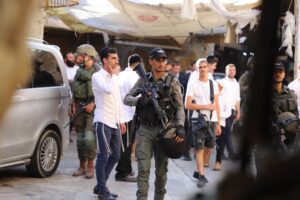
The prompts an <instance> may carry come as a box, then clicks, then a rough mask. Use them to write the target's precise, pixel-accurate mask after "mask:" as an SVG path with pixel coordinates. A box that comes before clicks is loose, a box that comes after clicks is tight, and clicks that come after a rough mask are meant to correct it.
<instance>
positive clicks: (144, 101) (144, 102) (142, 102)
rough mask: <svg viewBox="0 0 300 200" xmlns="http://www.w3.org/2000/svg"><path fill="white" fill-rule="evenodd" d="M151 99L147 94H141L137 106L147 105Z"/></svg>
mask: <svg viewBox="0 0 300 200" xmlns="http://www.w3.org/2000/svg"><path fill="white" fill-rule="evenodd" d="M151 102H152V101H151V99H150V98H149V97H148V96H146V95H142V96H141V97H140V98H139V99H138V101H137V104H136V105H137V107H145V106H148V105H150V104H151Z"/></svg>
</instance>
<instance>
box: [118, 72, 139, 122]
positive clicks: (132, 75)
mask: <svg viewBox="0 0 300 200" xmlns="http://www.w3.org/2000/svg"><path fill="white" fill-rule="evenodd" d="M138 79H139V75H138V74H137V73H136V72H135V71H133V70H132V68H131V67H126V68H125V69H124V70H123V71H121V72H120V74H119V80H120V93H121V99H122V105H123V110H124V122H130V121H131V120H132V119H133V116H134V113H135V106H127V105H125V104H124V103H123V100H124V98H125V96H126V94H127V93H128V92H129V90H131V88H133V86H134V84H135V83H136V82H137V80H138Z"/></svg>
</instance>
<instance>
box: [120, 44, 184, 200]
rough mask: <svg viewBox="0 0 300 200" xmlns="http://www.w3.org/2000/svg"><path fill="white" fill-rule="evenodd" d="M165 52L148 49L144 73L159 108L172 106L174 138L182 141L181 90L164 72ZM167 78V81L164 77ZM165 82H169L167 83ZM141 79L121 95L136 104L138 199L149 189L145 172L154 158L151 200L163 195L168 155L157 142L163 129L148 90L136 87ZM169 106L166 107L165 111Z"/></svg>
mask: <svg viewBox="0 0 300 200" xmlns="http://www.w3.org/2000/svg"><path fill="white" fill-rule="evenodd" d="M166 62H167V55H166V53H165V51H164V50H163V49H160V48H155V49H153V50H152V51H151V52H150V56H149V63H150V65H151V68H152V72H151V73H150V74H148V77H147V78H148V80H149V82H151V83H153V84H154V85H155V86H156V88H161V89H158V91H157V93H158V96H159V97H158V98H157V100H158V103H159V105H160V107H161V109H162V110H164V111H166V113H167V115H168V113H173V112H172V111H171V112H169V111H170V109H171V110H172V108H174V110H175V116H174V119H173V120H174V121H175V124H176V126H177V128H176V129H177V130H176V141H177V142H183V139H184V134H185V133H184V120H185V115H184V109H183V103H182V93H181V88H180V83H179V81H178V79H176V78H174V77H172V75H168V73H166V72H165V65H166ZM168 80H169V81H168ZM168 82H169V84H168ZM145 84H146V83H145V80H144V79H142V78H141V79H139V80H138V82H137V83H136V84H135V86H134V87H133V88H132V89H131V90H130V91H129V93H128V94H127V95H126V96H125V98H124V104H126V105H129V106H136V108H137V111H136V112H137V114H138V117H139V119H140V126H139V128H138V130H137V147H136V157H137V160H138V177H137V185H138V191H137V193H136V195H137V199H138V200H147V197H148V190H149V175H150V167H151V158H152V156H153V154H154V158H155V168H156V171H155V175H156V178H155V195H154V199H155V200H162V199H164V196H165V193H166V189H165V185H166V182H167V168H168V157H167V156H166V154H165V153H164V152H163V150H162V149H161V147H160V146H159V145H158V143H157V142H156V141H157V136H158V134H159V133H160V132H161V131H163V130H164V128H163V127H162V124H161V122H160V121H159V120H158V116H157V113H156V112H155V109H154V105H153V101H152V100H151V99H150V98H149V96H148V95H149V93H148V92H146V93H142V95H141V96H139V94H140V93H141V90H140V89H143V88H145ZM168 110H169V111H168Z"/></svg>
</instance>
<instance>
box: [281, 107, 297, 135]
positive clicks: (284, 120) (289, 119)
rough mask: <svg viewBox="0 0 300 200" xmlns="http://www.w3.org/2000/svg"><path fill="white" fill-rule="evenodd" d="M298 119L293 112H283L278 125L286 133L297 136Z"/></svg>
mask: <svg viewBox="0 0 300 200" xmlns="http://www.w3.org/2000/svg"><path fill="white" fill-rule="evenodd" d="M298 122H299V120H298V117H297V116H296V115H295V114H293V113H291V112H283V113H281V114H280V115H278V118H277V124H278V125H279V127H280V128H283V129H284V131H285V132H286V133H290V134H295V133H296V132H297V127H298Z"/></svg>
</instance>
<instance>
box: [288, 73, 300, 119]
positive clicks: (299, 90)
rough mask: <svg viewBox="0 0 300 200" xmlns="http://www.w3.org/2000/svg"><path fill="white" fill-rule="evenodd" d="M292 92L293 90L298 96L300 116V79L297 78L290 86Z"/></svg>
mask: <svg viewBox="0 0 300 200" xmlns="http://www.w3.org/2000/svg"><path fill="white" fill-rule="evenodd" d="M288 88H289V89H290V90H293V91H294V92H295V94H296V96H297V104H298V112H299V116H300V78H296V79H295V80H293V81H292V82H290V84H289V85H288Z"/></svg>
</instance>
